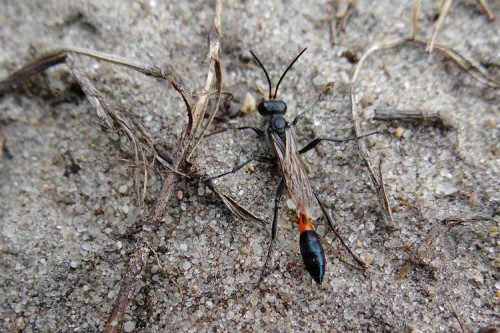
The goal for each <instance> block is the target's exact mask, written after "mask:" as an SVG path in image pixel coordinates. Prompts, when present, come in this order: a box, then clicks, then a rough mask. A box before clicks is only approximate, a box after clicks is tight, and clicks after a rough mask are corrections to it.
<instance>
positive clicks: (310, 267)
mask: <svg viewBox="0 0 500 333" xmlns="http://www.w3.org/2000/svg"><path fill="white" fill-rule="evenodd" d="M300 253H301V254H302V260H303V261H304V265H305V266H306V269H307V271H308V272H309V274H310V275H311V277H312V278H313V279H314V281H316V283H318V284H321V282H322V281H323V275H324V274H325V265H326V259H325V251H324V250H323V246H322V245H321V241H320V239H319V237H318V234H317V233H316V231H314V230H305V231H303V232H301V233H300Z"/></svg>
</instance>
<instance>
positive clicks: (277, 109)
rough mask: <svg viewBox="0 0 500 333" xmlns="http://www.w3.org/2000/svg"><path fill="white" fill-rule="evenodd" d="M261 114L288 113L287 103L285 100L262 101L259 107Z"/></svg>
mask: <svg viewBox="0 0 500 333" xmlns="http://www.w3.org/2000/svg"><path fill="white" fill-rule="evenodd" d="M257 110H259V113H260V115H261V116H266V117H267V116H270V115H273V114H284V113H286V104H285V102H283V101H272V100H271V101H262V102H260V104H259V106H258V107H257Z"/></svg>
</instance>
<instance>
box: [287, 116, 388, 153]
mask: <svg viewBox="0 0 500 333" xmlns="http://www.w3.org/2000/svg"><path fill="white" fill-rule="evenodd" d="M294 121H295V120H294ZM378 133H379V132H371V133H368V134H364V135H361V136H354V137H351V138H346V139H335V138H316V139H314V140H312V141H311V142H309V143H308V144H307V145H305V147H304V148H302V149H301V150H299V154H304V153H306V152H308V151H309V150H311V149H313V148H314V147H316V146H317V145H318V143H320V142H321V141H328V142H337V143H342V142H349V141H354V140H359V139H362V138H365V137H367V136H370V135H374V134H378Z"/></svg>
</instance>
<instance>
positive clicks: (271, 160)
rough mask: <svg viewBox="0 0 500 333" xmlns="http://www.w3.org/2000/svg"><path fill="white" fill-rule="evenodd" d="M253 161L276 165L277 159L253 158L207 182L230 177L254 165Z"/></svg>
mask: <svg viewBox="0 0 500 333" xmlns="http://www.w3.org/2000/svg"><path fill="white" fill-rule="evenodd" d="M253 161H256V162H261V163H268V164H274V163H276V158H274V157H267V156H252V157H251V158H250V159H249V160H247V161H245V162H243V163H241V164H239V165H237V166H235V167H234V168H233V169H232V170H231V171H228V172H224V173H221V174H220V175H217V176H213V177H210V178H208V179H207V180H214V179H217V178H220V177H224V176H226V175H229V174H231V173H236V172H237V171H238V170H240V169H241V168H243V167H244V166H245V165H247V164H250V163H252V162H253Z"/></svg>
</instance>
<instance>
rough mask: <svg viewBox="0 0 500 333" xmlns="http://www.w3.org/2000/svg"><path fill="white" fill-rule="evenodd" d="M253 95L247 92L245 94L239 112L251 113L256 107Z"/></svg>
mask: <svg viewBox="0 0 500 333" xmlns="http://www.w3.org/2000/svg"><path fill="white" fill-rule="evenodd" d="M255 104H256V103H255V97H253V95H252V94H250V93H248V92H247V94H246V95H245V99H244V100H243V103H241V107H240V112H241V113H244V114H248V113H251V112H252V111H253V110H255V109H256V108H257V107H256V105H255Z"/></svg>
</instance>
